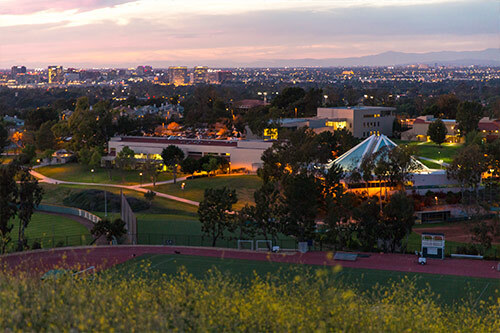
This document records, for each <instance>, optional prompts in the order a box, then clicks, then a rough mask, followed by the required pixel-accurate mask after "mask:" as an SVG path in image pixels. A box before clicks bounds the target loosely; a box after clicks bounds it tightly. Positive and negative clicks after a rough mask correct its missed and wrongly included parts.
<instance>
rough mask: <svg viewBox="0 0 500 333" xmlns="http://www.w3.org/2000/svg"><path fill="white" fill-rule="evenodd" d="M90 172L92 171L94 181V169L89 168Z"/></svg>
mask: <svg viewBox="0 0 500 333" xmlns="http://www.w3.org/2000/svg"><path fill="white" fill-rule="evenodd" d="M90 172H91V173H92V183H93V182H94V169H91V170H90Z"/></svg>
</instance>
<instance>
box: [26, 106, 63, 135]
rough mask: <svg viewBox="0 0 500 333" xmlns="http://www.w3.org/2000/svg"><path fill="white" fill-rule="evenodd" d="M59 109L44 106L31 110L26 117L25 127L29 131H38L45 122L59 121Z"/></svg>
mask: <svg viewBox="0 0 500 333" xmlns="http://www.w3.org/2000/svg"><path fill="white" fill-rule="evenodd" d="M58 120H59V116H58V114H57V111H55V110H54V109H52V108H47V107H42V108H37V109H32V110H29V111H28V112H27V113H26V115H25V117H24V127H25V128H26V130H28V131H37V130H38V129H39V128H40V127H41V126H42V124H43V123H46V122H48V121H54V122H56V121H58Z"/></svg>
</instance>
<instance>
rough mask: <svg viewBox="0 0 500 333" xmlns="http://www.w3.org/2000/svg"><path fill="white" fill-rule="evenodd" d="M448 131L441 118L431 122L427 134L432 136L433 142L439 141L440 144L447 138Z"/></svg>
mask: <svg viewBox="0 0 500 333" xmlns="http://www.w3.org/2000/svg"><path fill="white" fill-rule="evenodd" d="M447 132H448V131H447V129H446V125H445V124H444V123H443V121H442V120H441V119H436V120H435V121H433V122H432V123H431V124H429V128H428V129H427V135H428V136H429V137H430V139H431V140H432V142H434V143H437V144H438V145H440V146H441V144H442V143H443V142H444V141H445V140H446V133H447Z"/></svg>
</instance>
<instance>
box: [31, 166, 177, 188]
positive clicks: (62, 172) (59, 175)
mask: <svg viewBox="0 0 500 333" xmlns="http://www.w3.org/2000/svg"><path fill="white" fill-rule="evenodd" d="M92 169H93V170H94V172H93V173H92V172H91V170H92ZM35 171H37V172H39V173H41V174H42V175H45V176H47V177H50V178H54V179H58V180H64V181H69V182H82V183H101V184H123V185H136V184H140V183H141V182H142V183H150V182H152V180H151V179H150V178H149V177H147V176H146V173H145V172H143V176H142V177H141V176H140V173H141V170H119V169H113V170H112V171H111V179H109V174H108V170H107V169H104V168H100V167H96V168H92V167H90V166H86V165H81V164H76V163H69V164H64V165H52V166H45V167H40V168H37V169H35ZM170 179H172V174H171V173H169V172H162V173H161V174H160V175H159V176H158V179H157V181H165V180H170Z"/></svg>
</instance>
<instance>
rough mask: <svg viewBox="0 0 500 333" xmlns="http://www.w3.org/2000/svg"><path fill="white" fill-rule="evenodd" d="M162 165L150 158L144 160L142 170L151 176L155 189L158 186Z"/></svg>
mask: <svg viewBox="0 0 500 333" xmlns="http://www.w3.org/2000/svg"><path fill="white" fill-rule="evenodd" d="M161 167H162V165H161V163H160V162H158V161H157V160H155V159H152V158H150V157H149V156H148V157H147V158H146V159H145V160H144V163H143V165H142V168H143V170H144V173H145V174H146V175H147V176H149V178H150V179H151V181H152V182H153V187H155V186H156V181H157V180H158V175H159V174H160V172H161Z"/></svg>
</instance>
